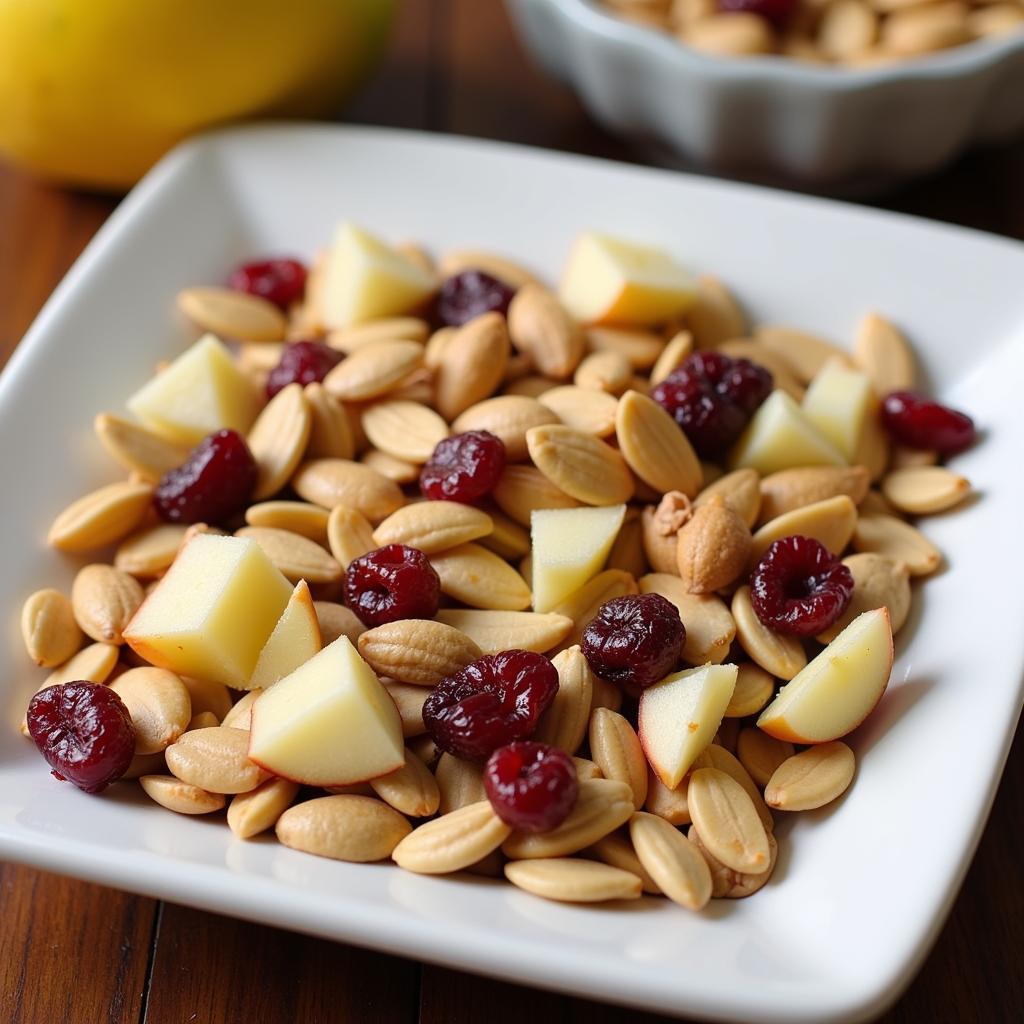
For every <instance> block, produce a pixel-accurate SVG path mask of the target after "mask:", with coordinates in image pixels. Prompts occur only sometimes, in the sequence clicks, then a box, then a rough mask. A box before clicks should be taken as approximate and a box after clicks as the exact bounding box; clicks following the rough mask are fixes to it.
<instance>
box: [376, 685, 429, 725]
mask: <svg viewBox="0 0 1024 1024" xmlns="http://www.w3.org/2000/svg"><path fill="white" fill-rule="evenodd" d="M381 682H382V683H383V684H384V689H386V690H387V691H388V693H389V694H391V699H392V700H393V701H394V702H395V707H396V708H398V715H399V717H400V718H401V719H402V735H403V736H404V737H405V738H406V739H408V738H409V737H410V736H420V735H422V734H423V733H425V732H426V731H427V727H426V725H425V724H424V722H423V704H424V702H425V701H426V699H427V697H428V696H429V695H430V690H429V689H427V687H425V686H414V685H413V684H411V683H399V682H396V681H395V680H393V679H382V680H381Z"/></svg>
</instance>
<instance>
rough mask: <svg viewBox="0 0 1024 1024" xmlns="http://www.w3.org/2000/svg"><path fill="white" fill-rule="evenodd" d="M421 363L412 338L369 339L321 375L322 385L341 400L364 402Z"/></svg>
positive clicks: (419, 350) (420, 352) (420, 348)
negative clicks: (395, 339) (392, 339)
mask: <svg viewBox="0 0 1024 1024" xmlns="http://www.w3.org/2000/svg"><path fill="white" fill-rule="evenodd" d="M422 365H423V346H422V345H420V344H418V343H417V342H415V341H371V342H369V343H368V344H366V345H363V346H362V347H360V348H358V349H356V351H355V352H353V353H352V354H351V355H350V356H349V357H348V358H347V359H343V360H342V361H341V362H340V363H338V365H337V366H335V367H334V369H332V370H331V371H330V372H329V373H328V374H327V376H326V377H324V382H323V383H324V388H325V389H326V390H327V392H328V393H329V394H331V395H334V397H335V398H340V399H341V400H342V401H344V402H364V401H366V400H367V399H368V398H379V397H380V396H381V395H386V394H387V393H388V392H389V391H392V390H394V388H396V387H397V386H398V385H399V384H400V383H401V382H402V381H403V380H404V379H405V378H406V377H408V376H409V374H410V373H412V372H413V371H414V370H416V369H418V368H419V367H420V366H422Z"/></svg>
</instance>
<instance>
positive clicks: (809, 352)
mask: <svg viewBox="0 0 1024 1024" xmlns="http://www.w3.org/2000/svg"><path fill="white" fill-rule="evenodd" d="M754 336H755V337H756V338H757V340H758V341H759V342H760V343H761V344H762V345H764V346H765V347H766V348H768V349H770V350H772V351H773V352H775V353H776V354H778V355H779V356H780V357H781V358H783V359H785V361H786V362H787V363H788V364H789V365H790V366H792V367H793V369H794V371H795V372H796V375H797V377H798V378H799V379H800V380H801V381H802V382H803V383H804V384H807V383H809V382H810V381H812V380H813V379H814V378H815V377H816V376H817V375H818V373H819V372H820V371H821V369H822V367H823V366H824V365H825V364H826V363H827V362H829V361H830V360H832V359H838V360H839V361H840V362H841V363H843V365H845V366H850V365H851V364H852V360H851V359H850V354H849V353H848V352H846V351H844V350H843V349H841V348H840V347H839V346H838V345H834V344H832V342H830V341H827V340H826V339H824V338H822V337H819V336H818V335H816V334H810V333H808V332H807V331H799V330H797V329H796V328H793V327H780V326H763V327H758V328H757V330H756V331H755V332H754Z"/></svg>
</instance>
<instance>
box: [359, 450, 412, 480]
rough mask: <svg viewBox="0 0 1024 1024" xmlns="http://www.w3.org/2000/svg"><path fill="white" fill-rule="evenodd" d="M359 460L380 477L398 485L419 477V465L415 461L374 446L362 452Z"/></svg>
mask: <svg viewBox="0 0 1024 1024" xmlns="http://www.w3.org/2000/svg"><path fill="white" fill-rule="evenodd" d="M359 461H360V462H361V463H362V464H363V465H364V466H366V467H367V468H368V469H372V470H374V471H376V472H377V473H380V475H381V476H382V477H385V478H386V479H388V480H391V481H393V482H394V483H396V484H398V485H399V487H404V486H405V485H406V484H411V483H412V482H413V481H414V480H418V479H419V475H420V467H419V466H418V465H416V463H414V462H406V461H405V460H404V459H396V458H395V457H394V456H393V455H388V453H387V452H382V451H378V449H376V448H369V449H367V450H366V451H365V452H363V454H362V455H360V456H359Z"/></svg>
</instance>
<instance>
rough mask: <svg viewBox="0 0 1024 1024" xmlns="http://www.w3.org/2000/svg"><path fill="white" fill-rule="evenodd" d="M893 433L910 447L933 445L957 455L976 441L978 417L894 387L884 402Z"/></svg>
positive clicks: (884, 418)
mask: <svg viewBox="0 0 1024 1024" xmlns="http://www.w3.org/2000/svg"><path fill="white" fill-rule="evenodd" d="M882 423H883V424H884V425H885V429H886V430H887V431H888V433H889V436H890V437H891V438H892V439H893V440H894V441H895V442H896V443H897V444H902V445H904V446H906V447H907V448H932V449H934V450H935V451H937V452H938V453H939V454H940V455H955V454H956V453H957V452H962V451H963V450H964V449H965V448H969V447H970V446H971V445H972V444H973V443H974V437H975V430H974V420H972V419H971V417H970V416H967V415H966V414H965V413H962V412H957V411H956V409H950V408H949V406H947V405H942V404H940V403H939V402H933V401H932V400H931V399H930V398H925V397H924V396H923V395H915V394H914V393H913V392H912V391H893V392H891V393H890V394H888V395H886V396H885V399H884V400H883V402H882Z"/></svg>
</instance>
